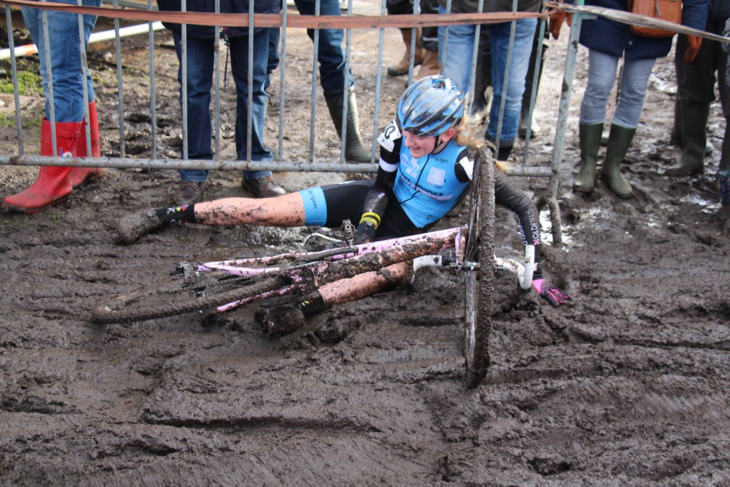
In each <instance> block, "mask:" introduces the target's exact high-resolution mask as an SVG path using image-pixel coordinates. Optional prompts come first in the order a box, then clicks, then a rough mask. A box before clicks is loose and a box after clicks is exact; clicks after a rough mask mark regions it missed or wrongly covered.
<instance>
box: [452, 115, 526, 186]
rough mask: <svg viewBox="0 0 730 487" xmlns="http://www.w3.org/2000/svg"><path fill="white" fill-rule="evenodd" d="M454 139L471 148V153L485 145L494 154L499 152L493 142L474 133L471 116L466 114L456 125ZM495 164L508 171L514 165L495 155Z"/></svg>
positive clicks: (498, 167)
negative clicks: (500, 159)
mask: <svg viewBox="0 0 730 487" xmlns="http://www.w3.org/2000/svg"><path fill="white" fill-rule="evenodd" d="M454 140H455V141H456V143H457V144H459V145H462V146H464V147H468V148H469V149H470V153H472V151H473V152H476V151H478V150H479V149H481V148H482V147H484V146H488V147H489V149H491V150H492V153H493V154H495V155H496V154H497V148H496V147H495V146H494V144H492V143H491V142H489V141H487V140H484V139H483V138H481V137H477V136H476V135H474V131H473V130H472V127H471V125H469V116H468V115H464V116H463V117H461V121H460V122H459V123H458V124H457V125H454ZM494 164H495V165H496V166H497V169H499V170H500V171H502V172H507V171H509V169H510V168H511V167H512V166H511V164H510V163H509V162H507V161H498V160H497V159H496V157H495V160H494Z"/></svg>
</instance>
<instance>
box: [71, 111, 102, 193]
mask: <svg viewBox="0 0 730 487" xmlns="http://www.w3.org/2000/svg"><path fill="white" fill-rule="evenodd" d="M89 131H90V133H91V157H101V147H100V145H99V143H100V137H99V118H98V116H97V113H96V101H92V102H91V103H89ZM86 152H87V151H86V127H85V126H84V125H81V136H80V137H79V144H78V147H77V148H76V155H77V156H78V157H86V155H87V154H86ZM101 174H102V170H101V168H100V167H75V168H73V169H71V173H70V174H69V175H68V180H69V181H70V182H71V187H72V188H73V189H76V188H78V187H79V186H82V185H84V184H86V183H88V182H89V181H91V180H92V179H98V178H101Z"/></svg>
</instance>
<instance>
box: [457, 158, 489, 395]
mask: <svg viewBox="0 0 730 487" xmlns="http://www.w3.org/2000/svg"><path fill="white" fill-rule="evenodd" d="M476 169H477V171H475V174H476V175H477V177H476V178H475V181H473V183H472V184H474V183H476V185H475V188H473V192H472V194H471V205H472V207H471V210H470V212H469V215H470V217H469V220H470V221H469V236H470V238H471V239H476V240H477V243H476V245H475V244H474V242H473V241H472V242H471V243H468V244H467V246H468V247H471V248H472V249H473V251H472V252H473V253H472V255H470V256H469V255H468V256H467V260H470V261H472V262H474V261H478V262H479V266H478V268H477V269H475V270H468V269H467V270H465V272H464V284H465V299H464V360H465V368H466V374H465V380H466V385H467V387H469V388H474V387H477V386H479V384H481V382H482V381H483V380H484V377H485V376H486V375H487V370H488V369H489V364H490V358H489V335H490V333H491V331H492V316H491V308H492V295H493V290H494V264H493V259H494V163H493V161H492V157H491V153H489V154H487V150H485V151H480V156H479V162H478V164H477V168H476Z"/></svg>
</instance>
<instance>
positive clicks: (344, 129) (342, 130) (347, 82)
mask: <svg viewBox="0 0 730 487" xmlns="http://www.w3.org/2000/svg"><path fill="white" fill-rule="evenodd" d="M347 1H348V9H347V16H348V17H352V0H347ZM351 40H352V29H346V30H345V76H344V78H345V79H344V81H343V83H344V85H343V87H342V124H341V125H340V134H342V136H341V137H340V139H341V141H342V143H341V144H340V162H344V161H345V147H346V146H347V144H346V142H345V141H346V140H347V112H348V110H349V108H350V107H349V103H348V95H349V93H350V41H351Z"/></svg>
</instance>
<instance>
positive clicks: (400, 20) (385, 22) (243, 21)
mask: <svg viewBox="0 0 730 487" xmlns="http://www.w3.org/2000/svg"><path fill="white" fill-rule="evenodd" d="M0 3H3V4H10V5H15V6H19V7H32V8H38V9H40V10H56V11H60V12H72V13H84V14H89V15H97V16H103V17H108V18H116V19H132V20H141V21H149V20H163V21H165V22H174V23H179V24H183V23H187V24H195V25H207V26H216V25H219V24H220V23H221V22H220V21H219V19H218V18H216V16H217V15H224V16H225V24H226V25H227V26H229V27H248V26H249V24H250V18H249V16H248V15H246V14H216V13H214V12H186V11H165V12H159V11H157V12H150V11H149V10H146V9H144V10H139V9H110V8H105V7H87V6H83V7H79V6H77V5H69V4H63V3H55V2H47V1H46V2H43V3H41V4H39V2H38V1H37V0H2V1H0ZM551 5H552V3H551ZM563 10H566V11H569V10H570V9H568V8H565V9H563ZM599 10H600V9H599ZM603 10H611V9H603ZM629 15H632V16H633V17H637V18H642V19H648V17H643V16H641V15H635V14H629ZM536 17H547V14H546V13H545V14H540V13H533V12H517V13H515V12H491V13H483V14H450V15H429V14H425V15H412V16H409V15H396V16H387V15H386V16H378V15H376V16H372V15H357V16H352V17H342V16H341V15H321V16H319V17H314V16H310V15H304V16H296V17H294V18H293V19H292V20H291V21H290V23H289V27H292V28H306V29H368V30H371V29H377V28H380V27H386V28H388V27H398V28H400V27H406V28H412V27H424V26H449V25H471V24H475V23H483V24H490V23H492V24H494V23H503V22H511V21H513V20H519V19H525V18H536ZM624 21H625V20H624ZM254 22H255V23H256V27H257V28H267V27H275V28H279V27H281V15H280V14H255V15H254ZM671 25H675V26H676V25H677V24H671ZM669 30H673V29H669ZM685 31H693V32H699V33H700V34H702V33H703V32H702V31H698V30H696V29H688V28H683V30H681V32H682V33H685ZM710 36H713V35H712V34H707V35H706V36H705V37H710ZM714 37H716V38H720V39H723V37H722V36H714Z"/></svg>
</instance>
